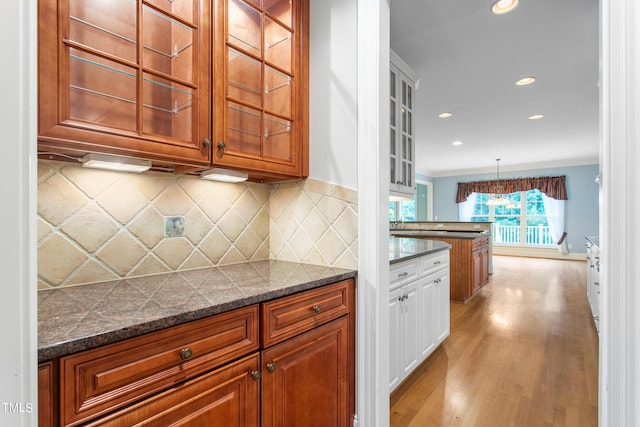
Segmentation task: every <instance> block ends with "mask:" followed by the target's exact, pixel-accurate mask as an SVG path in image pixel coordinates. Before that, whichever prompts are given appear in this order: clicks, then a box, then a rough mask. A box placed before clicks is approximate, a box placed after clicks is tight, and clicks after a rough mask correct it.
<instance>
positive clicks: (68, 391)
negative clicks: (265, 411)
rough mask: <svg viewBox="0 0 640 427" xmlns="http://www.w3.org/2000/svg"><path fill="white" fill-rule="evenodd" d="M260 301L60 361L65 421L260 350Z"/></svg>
mask: <svg viewBox="0 0 640 427" xmlns="http://www.w3.org/2000/svg"><path fill="white" fill-rule="evenodd" d="M258 333H259V329H258V306H257V305H253V306H249V307H244V308H241V309H238V310H233V311H230V312H227V313H223V314H218V315H214V316H211V317H209V318H206V319H202V320H196V321H193V322H189V323H186V324H183V325H179V326H174V327H171V328H168V329H164V330H161V331H158V332H152V333H149V334H146V335H143V336H140V337H136V338H131V339H127V340H124V341H121V342H118V343H114V344H109V345H106V346H102V347H99V348H96V349H94V350H87V351H84V352H82V353H78V354H75V355H71V356H67V357H64V358H62V359H61V360H60V369H61V389H60V390H61V393H62V396H61V397H62V402H63V404H62V407H61V411H62V414H61V419H62V421H63V423H64V424H65V425H76V424H79V423H80V422H84V421H86V420H88V419H90V418H94V417H95V416H97V415H100V414H104V413H106V412H108V411H111V410H113V409H115V408H118V407H121V406H124V405H126V404H130V403H132V402H134V401H135V400H138V399H140V398H142V397H145V396H148V395H150V394H152V393H154V392H157V391H160V390H162V389H164V388H167V387H169V386H171V385H173V384H175V383H177V382H179V381H183V380H185V379H188V378H191V377H193V376H195V375H198V374H200V373H202V372H204V371H207V370H210V369H212V368H215V367H217V366H220V365H221V364H223V363H226V362H228V361H230V360H233V359H236V358H238V357H240V356H243V355H245V354H248V353H250V352H252V351H255V350H257V349H258Z"/></svg>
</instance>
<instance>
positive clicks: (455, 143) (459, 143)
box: [451, 141, 462, 145]
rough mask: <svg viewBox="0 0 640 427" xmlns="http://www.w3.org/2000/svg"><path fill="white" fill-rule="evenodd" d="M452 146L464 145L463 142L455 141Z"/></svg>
mask: <svg viewBox="0 0 640 427" xmlns="http://www.w3.org/2000/svg"><path fill="white" fill-rule="evenodd" d="M451 144H452V145H462V141H453V142H452V143H451Z"/></svg>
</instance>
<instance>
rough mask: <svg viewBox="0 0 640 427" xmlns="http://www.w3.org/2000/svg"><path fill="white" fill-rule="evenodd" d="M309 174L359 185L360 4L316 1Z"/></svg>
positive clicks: (312, 31)
mask: <svg viewBox="0 0 640 427" xmlns="http://www.w3.org/2000/svg"><path fill="white" fill-rule="evenodd" d="M310 27H311V28H310V35H309V37H310V44H311V48H310V53H311V54H310V58H309V80H310V82H311V84H310V85H309V117H310V123H309V147H310V148H309V151H310V152H309V175H310V176H311V177H313V178H316V179H318V180H321V181H326V182H331V183H333V184H339V185H342V186H345V187H349V188H354V189H355V188H356V187H357V178H358V176H357V173H358V170H357V160H358V151H357V148H358V147H357V143H358V141H357V138H358V133H357V130H358V122H357V116H356V115H357V108H356V107H357V99H356V94H357V82H358V80H357V63H356V62H357V38H356V36H357V1H356V0H311V24H310Z"/></svg>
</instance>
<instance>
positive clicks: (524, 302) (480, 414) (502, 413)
mask: <svg viewBox="0 0 640 427" xmlns="http://www.w3.org/2000/svg"><path fill="white" fill-rule="evenodd" d="M494 272H495V273H494V274H493V276H491V278H490V281H489V284H488V285H487V286H486V287H485V289H484V290H483V291H481V292H480V293H479V294H478V295H476V296H475V297H474V298H473V299H472V300H471V301H469V302H468V303H467V304H458V303H454V304H451V335H450V336H449V337H448V338H447V339H446V340H445V341H444V343H443V344H442V346H440V348H438V349H437V350H436V351H435V352H434V353H433V354H432V355H431V357H429V359H427V361H425V363H424V364H423V365H421V366H420V367H418V369H417V370H416V372H415V373H414V375H413V376H412V377H411V378H410V379H409V380H407V382H406V383H405V384H403V385H401V386H400V387H399V388H398V389H397V390H396V391H395V392H394V393H393V394H392V396H391V426H393V427H401V426H402V427H404V426H420V427H427V426H447V427H448V426H468V427H484V426H487V427H488V426H491V427H502V426H505V427H507V426H509V427H510V426H517V427H528V426H536V427H538V426H572V427H573V426H580V427H584V426H597V424H598V413H597V411H598V410H597V404H598V396H597V394H598V336H597V334H596V331H595V327H594V325H593V320H592V319H591V313H590V310H589V305H588V302H587V296H586V264H585V263H584V262H581V261H561V260H549V259H535V258H515V257H504V256H494Z"/></svg>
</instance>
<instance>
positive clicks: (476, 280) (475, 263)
mask: <svg viewBox="0 0 640 427" xmlns="http://www.w3.org/2000/svg"><path fill="white" fill-rule="evenodd" d="M471 267H472V271H471V283H470V285H471V289H470V290H471V293H470V294H469V296H470V297H471V296H472V295H474V294H475V293H476V292H477V291H478V290H479V289H480V287H482V251H481V250H476V251H473V252H471Z"/></svg>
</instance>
